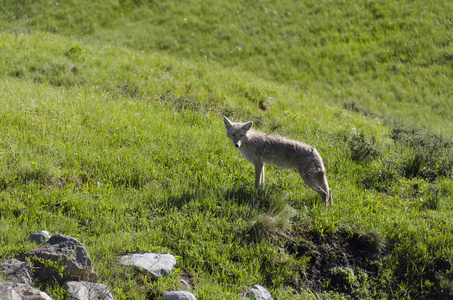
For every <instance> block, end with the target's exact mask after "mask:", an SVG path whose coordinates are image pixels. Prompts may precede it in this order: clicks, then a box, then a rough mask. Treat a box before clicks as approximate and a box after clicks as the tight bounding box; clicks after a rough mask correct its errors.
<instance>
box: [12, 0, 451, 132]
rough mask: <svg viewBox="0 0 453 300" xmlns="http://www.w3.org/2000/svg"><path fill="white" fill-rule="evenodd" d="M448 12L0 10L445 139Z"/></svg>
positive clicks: (311, 7) (202, 5)
mask: <svg viewBox="0 0 453 300" xmlns="http://www.w3.org/2000/svg"><path fill="white" fill-rule="evenodd" d="M11 11H14V13H12V12H11ZM452 13H453V4H451V3H450V2H448V1H430V2H429V3H427V2H426V1H410V2H407V1H398V2H395V1H386V0H380V1H372V2H370V1H353V2H349V3H348V4H345V3H344V2H343V1H301V2H297V3H294V1H289V0H287V1H279V3H278V5H275V4H273V3H272V2H268V1H262V2H253V1H250V2H249V1H247V2H245V3H244V2H243V1H238V2H236V1H228V2H225V1H202V2H200V1H184V2H183V3H176V2H171V1H162V2H159V3H154V2H150V3H148V2H147V1H120V2H117V1H102V2H90V1H77V2H74V3H72V2H71V1H65V3H59V5H55V3H52V2H45V3H43V2H36V3H35V4H26V5H25V4H22V3H19V4H17V5H16V7H15V9H14V10H12V9H11V10H8V13H6V14H5V16H6V17H9V19H11V18H14V17H18V18H19V19H18V21H15V22H14V25H13V26H11V27H12V28H13V29H14V30H18V31H21V30H24V29H25V30H26V29H27V28H37V29H41V30H46V31H53V32H59V33H63V34H66V35H77V36H83V38H84V39H85V40H88V41H106V42H109V43H113V44H116V45H125V46H128V47H131V48H134V49H138V50H151V51H156V50H157V51H164V52H167V53H171V54H175V55H177V56H178V57H185V58H196V59H201V60H203V61H204V60H205V61H208V62H211V61H216V62H219V63H221V64H222V65H225V66H229V67H238V68H240V69H243V70H245V71H251V72H253V73H255V74H259V76H260V77H261V78H265V79H271V80H277V81H280V82H285V83H287V84H290V85H291V86H292V87H293V88H295V89H297V90H302V91H303V92H305V93H307V92H309V93H311V94H314V95H317V96H319V97H320V98H322V99H325V100H327V101H330V102H331V103H337V104H339V105H342V104H349V103H351V102H354V103H356V104H358V105H360V106H362V107H364V108H365V109H366V110H367V111H371V112H373V113H375V114H378V115H384V116H386V117H390V118H397V119H404V120H406V121H407V122H412V123H415V124H418V125H419V126H421V127H425V128H429V129H431V130H434V131H436V132H443V133H446V134H448V135H451V134H452V131H451V126H449V124H450V123H449V122H450V120H451V119H452V118H453V115H452V111H453V101H452V100H451V99H453V97H452V92H451V89H450V88H449V85H450V84H449V78H451V77H452V75H453V74H452V72H453V71H452V68H451V63H452V60H451V53H452V44H451V34H450V32H451V29H452V27H451V26H452V25H451V24H452V22H451V21H450V16H451V15H452ZM434 120H435V121H434Z"/></svg>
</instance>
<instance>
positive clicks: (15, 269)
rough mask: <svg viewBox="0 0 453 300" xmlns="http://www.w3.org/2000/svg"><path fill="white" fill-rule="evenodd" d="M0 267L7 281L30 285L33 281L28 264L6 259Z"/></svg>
mask: <svg viewBox="0 0 453 300" xmlns="http://www.w3.org/2000/svg"><path fill="white" fill-rule="evenodd" d="M1 266H2V270H3V274H4V275H5V277H6V280H7V281H11V282H14V283H24V284H29V285H31V283H32V281H33V271H32V269H31V266H30V264H29V263H28V262H25V261H20V260H17V259H8V260H5V261H4V262H2V264H1ZM0 299H1V298H0Z"/></svg>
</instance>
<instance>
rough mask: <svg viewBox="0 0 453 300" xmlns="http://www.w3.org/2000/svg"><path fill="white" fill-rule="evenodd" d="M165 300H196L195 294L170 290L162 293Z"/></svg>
mask: <svg viewBox="0 0 453 300" xmlns="http://www.w3.org/2000/svg"><path fill="white" fill-rule="evenodd" d="M164 298H165V299H166V300H197V298H195V295H194V294H192V293H191V292H187V291H172V292H166V293H165V294H164Z"/></svg>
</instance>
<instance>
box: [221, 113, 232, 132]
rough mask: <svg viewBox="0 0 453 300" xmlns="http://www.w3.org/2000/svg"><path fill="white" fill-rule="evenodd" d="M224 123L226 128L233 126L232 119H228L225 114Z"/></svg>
mask: <svg viewBox="0 0 453 300" xmlns="http://www.w3.org/2000/svg"><path fill="white" fill-rule="evenodd" d="M223 123H225V128H226V129H230V128H231V126H232V125H231V121H230V120H228V118H227V117H225V116H223Z"/></svg>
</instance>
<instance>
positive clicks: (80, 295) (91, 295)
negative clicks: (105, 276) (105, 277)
mask: <svg viewBox="0 0 453 300" xmlns="http://www.w3.org/2000/svg"><path fill="white" fill-rule="evenodd" d="M64 287H65V288H66V290H67V291H68V292H69V300H99V299H102V300H113V296H112V294H111V293H110V291H109V289H108V288H107V286H106V285H105V284H102V283H94V282H89V281H66V282H65V283H64Z"/></svg>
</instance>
